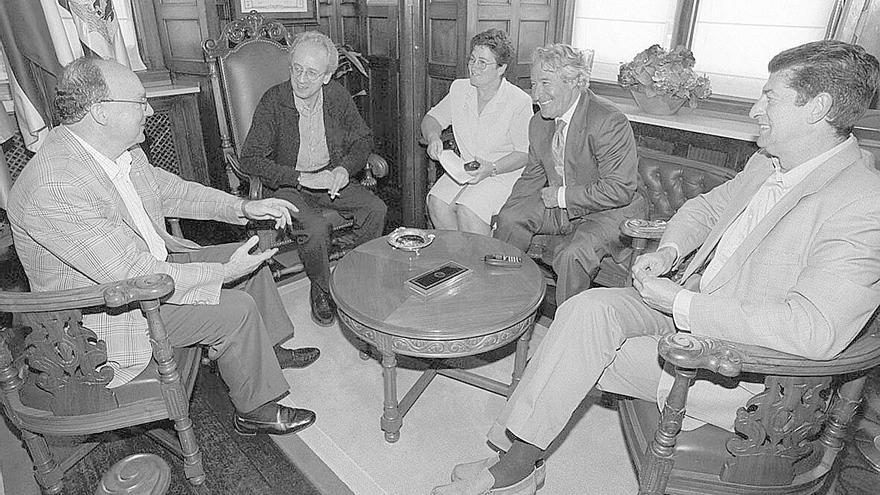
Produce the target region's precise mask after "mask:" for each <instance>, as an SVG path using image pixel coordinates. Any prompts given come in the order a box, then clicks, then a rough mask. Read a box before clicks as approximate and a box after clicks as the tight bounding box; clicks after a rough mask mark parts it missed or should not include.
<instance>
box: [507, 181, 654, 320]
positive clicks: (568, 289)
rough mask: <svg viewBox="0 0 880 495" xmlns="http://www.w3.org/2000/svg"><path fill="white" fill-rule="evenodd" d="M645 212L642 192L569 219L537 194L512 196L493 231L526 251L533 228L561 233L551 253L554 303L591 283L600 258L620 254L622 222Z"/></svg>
mask: <svg viewBox="0 0 880 495" xmlns="http://www.w3.org/2000/svg"><path fill="white" fill-rule="evenodd" d="M641 215H644V201H643V200H641V196H637V197H636V199H635V200H634V201H633V203H631V204H630V205H628V206H625V207H623V208H616V209H613V210H605V211H600V212H596V213H591V214H589V215H585V216H582V217H579V218H576V219H574V220H573V221H569V219H568V213H567V211H566V210H564V209H562V208H547V207H545V206H544V202H543V201H542V200H541V196H540V195H534V196H527V197H518V198H510V199H508V200H507V203H505V204H504V206H503V207H502V208H501V211H500V212H498V217H497V220H496V228H495V233H494V234H493V237H495V238H496V239H499V240H502V241H504V242H507V243H510V244H512V245H514V246H516V247H518V248H519V249H521V250H523V251H528V248H529V244H530V243H531V242H532V237H533V236H534V235H535V234H549V235H559V236H561V237H562V240H561V241H560V243H559V245H558V247H557V248H556V251H555V253H554V255H553V271H555V272H556V277H557V280H556V303H557V305H561V304H562V303H563V302H565V300H566V299H568V298H569V297H571V296H573V295H575V294H577V293H579V292H583V291H585V290H587V289H589V288H590V286H591V285H592V282H593V278H594V277H595V276H596V273H598V271H599V263H600V262H601V261H602V258H604V257H605V256H608V255H612V256H614V257H615V258H617V257H618V255H620V254H621V251H623V250H624V249H625V246H624V245H623V244H622V243H621V242H620V230H619V226H620V223H621V222H622V221H623V220H625V219H627V218H631V217H640V216H641Z"/></svg>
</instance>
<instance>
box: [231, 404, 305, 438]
mask: <svg viewBox="0 0 880 495" xmlns="http://www.w3.org/2000/svg"><path fill="white" fill-rule="evenodd" d="M314 422H315V413H314V412H313V411H309V410H308V409H297V408H293V407H287V406H282V405H280V404H279V405H278V410H277V412H276V415H275V420H274V421H265V420H259V419H250V418H246V417H242V416H241V415H240V414H239V413H238V412H236V413H235V414H234V415H233V416H232V426H233V428H235V431H236V433H238V434H239V435H246V436H251V435H256V434H258V433H266V434H268V435H287V434H289V433H296V432H298V431H302V430H304V429H306V428H308V427H309V426H311V425H312V424H313V423H314Z"/></svg>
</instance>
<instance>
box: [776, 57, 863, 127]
mask: <svg viewBox="0 0 880 495" xmlns="http://www.w3.org/2000/svg"><path fill="white" fill-rule="evenodd" d="M767 69H768V70H769V71H770V72H771V73H773V72H780V71H787V74H786V75H787V77H788V87H790V88H791V89H793V90H795V91H796V92H797V94H798V96H797V100H796V101H795V103H796V104H797V105H803V104H805V103H806V102H807V101H808V100H809V99H811V98H814V97H815V96H816V95H818V94H819V93H828V94H829V95H831V99H832V101H833V103H832V107H831V111H830V112H829V113H828V117H827V119H828V123H829V124H831V126H832V127H834V129H835V130H836V131H837V134H838V135H839V136H841V137H846V136H849V134H850V133H851V132H852V129H853V126H854V125H855V123H856V122H857V121H858V120H859V119H860V118H861V117H862V115H864V114H865V111H866V110H867V109H868V106H869V105H870V104H871V100H872V99H873V98H874V94H875V93H876V92H877V87H878V86H880V64H878V62H877V58H876V57H874V56H873V55H871V54H870V53H868V52H866V51H865V49H864V48H862V47H861V46H859V45H854V44H851V43H845V42H843V41H836V40H822V41H814V42H812V43H806V44H803V45H800V46H796V47H794V48H790V49H788V50H785V51H783V52H780V53H779V54H777V55H776V56H775V57H773V59H771V60H770V63H769V64H767Z"/></svg>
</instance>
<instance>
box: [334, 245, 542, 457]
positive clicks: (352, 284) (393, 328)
mask: <svg viewBox="0 0 880 495" xmlns="http://www.w3.org/2000/svg"><path fill="white" fill-rule="evenodd" d="M434 233H435V234H436V238H435V239H434V241H433V243H431V244H430V245H429V246H427V247H425V248H423V249H421V250H420V251H419V252H418V253H416V252H408V251H401V250H396V249H394V248H392V247H391V246H390V245H388V243H387V242H386V239H385V238H384V237H382V238H379V239H374V240H372V241H370V242H368V243H365V244H363V245H361V246H359V247H357V248H356V249H354V250H353V251H351V252H350V253H348V254H347V255H346V256H345V257H344V258H342V260H340V261H339V263H338V264H337V266H336V269H335V270H334V271H333V275H332V278H331V281H330V290H331V292H332V294H333V299H334V300H335V301H336V303H337V306H338V307H339V311H338V312H339V321H340V324H341V325H342V326H343V328H346V329H348V330H350V331H351V332H352V333H354V334H355V335H356V336H358V337H359V338H360V339H362V340H364V341H365V342H367V343H368V344H370V345H372V346H374V347H375V348H376V350H378V351H379V353H380V354H381V357H382V376H383V381H384V389H385V390H384V396H385V397H384V412H383V414H382V418H381V425H382V430H383V431H384V432H385V439H386V440H387V441H388V442H395V441H397V440H398V439H399V438H400V428H401V426H402V424H403V416H404V415H406V413H407V412H408V411H409V409H410V407H412V405H413V403H415V401H416V399H418V397H419V396H420V395H421V393H422V392H423V391H424V390H425V389H426V388H427V386H428V385H429V384H430V383H431V380H433V379H434V377H435V376H436V375H438V374H441V375H445V376H449V377H451V378H455V379H457V380H460V381H463V382H465V383H468V384H471V385H474V386H477V387H480V388H483V389H485V390H488V391H491V392H494V393H497V394H500V395H504V396H507V395H509V394H510V392H512V391H513V389H514V388H515V387H516V384H517V383H519V380H520V378H521V377H522V373H523V370H524V369H525V365H526V357H527V355H528V345H529V339H530V338H531V334H532V328H533V325H534V322H535V313H536V311H537V309H538V307H539V306H540V304H541V301H542V299H543V297H544V289H545V287H544V279H543V277H542V276H541V272H540V270H539V269H538V267H537V265H535V264H534V262H532V260H531V259H529V258H528V257H527V256H525V255H524V254H523V253H522V252H521V251H519V250H518V249H516V248H515V247H513V246H510V245H509V244H506V243H504V242H501V241H498V240H496V239H492V238H489V237H485V236H480V235H475V234H467V233H461V232H452V231H435V232H434ZM490 253H502V254H508V255H513V256H520V257H522V258H523V265H522V266H521V267H517V268H500V267H491V266H488V265H486V264H485V263H484V262H483V256H485V255H486V254H490ZM447 261H455V262H457V263H459V264H461V265H463V266H465V267H467V268H470V270H471V273H469V274H467V276H465V277H463V278H462V279H461V280H458V281H457V282H456V283H454V284H453V285H451V286H449V287H447V288H445V289H443V290H441V291H439V292H435V293H431V294H430V295H423V294H421V293H419V292H416V291H415V290H413V289H411V288H409V287H408V286H407V284H406V281H407V280H408V279H410V278H413V277H416V276H418V275H421V274H422V273H425V272H426V271H428V270H430V269H431V268H434V267H437V266H439V265H441V264H443V263H445V262H447ZM514 340H516V341H517V345H516V356H515V362H514V369H513V376H512V380H511V382H510V383H502V382H499V381H497V380H493V379H490V378H487V377H485V376H481V375H478V374H476V373H473V372H470V371H466V370H461V369H456V368H442V367H436V366H434V365H432V366H431V367H430V368H429V369H428V370H426V371H425V372H424V373H423V374H422V376H421V377H420V378H419V379H418V380H417V381H416V383H415V384H414V385H413V386H412V388H411V389H410V390H409V391H408V392H407V393H406V394H405V396H404V397H403V399H402V400H400V401H398V399H397V373H396V367H397V356H398V355H405V356H413V357H418V358H439V359H444V358H456V357H463V356H474V355H477V354H482V353H485V352H488V351H491V350H493V349H497V348H499V347H501V346H503V345H505V344H507V343H510V342H513V341H514ZM441 362H442V361H441Z"/></svg>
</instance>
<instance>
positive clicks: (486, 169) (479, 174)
mask: <svg viewBox="0 0 880 495" xmlns="http://www.w3.org/2000/svg"><path fill="white" fill-rule="evenodd" d="M474 160H475V161H476V162H477V163H479V164H480V168H478V169H476V170H466V171H467V173H469V174H471V175H472V176H473V178H472V179H470V180H468V184H479V183H480V182H481V181H482V180H483V179H485V178H486V177H489V176H490V175H492V170H493V169H494V167H492V162H489V161H486V160H483V159H482V158H475V159H474Z"/></svg>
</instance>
